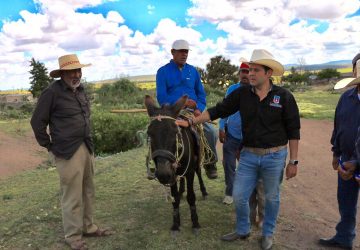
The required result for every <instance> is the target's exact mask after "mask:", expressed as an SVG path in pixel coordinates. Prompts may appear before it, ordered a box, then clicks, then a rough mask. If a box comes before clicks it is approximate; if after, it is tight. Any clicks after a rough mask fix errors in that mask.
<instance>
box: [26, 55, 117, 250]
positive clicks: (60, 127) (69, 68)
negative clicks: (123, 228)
mask: <svg viewBox="0 0 360 250" xmlns="http://www.w3.org/2000/svg"><path fill="white" fill-rule="evenodd" d="M90 65H91V64H81V63H80V62H79V59H78V57H77V56H76V55H65V56H61V57H59V69H56V70H53V71H51V72H50V76H51V77H53V78H59V77H60V79H59V80H55V81H54V82H53V83H52V84H51V85H50V86H49V87H48V88H46V89H45V90H44V91H43V92H42V93H41V96H40V97H39V100H38V102H37V106H36V108H35V111H34V113H33V116H32V118H31V126H32V128H33V131H34V134H35V137H36V140H37V141H38V143H39V144H40V145H41V146H43V147H45V148H47V150H48V151H49V153H50V155H51V156H52V157H53V158H54V160H55V164H56V168H57V171H58V173H59V176H60V188H61V192H62V197H61V208H62V218H63V226H64V233H65V242H66V243H67V244H68V245H69V246H70V247H71V249H87V245H86V243H85V241H84V240H83V238H82V236H88V237H100V236H107V235H110V234H111V233H112V232H111V231H109V230H108V229H100V228H99V227H98V226H97V225H95V224H94V223H93V202H94V198H95V188H94V182H93V176H94V163H95V160H94V147H93V141H92V138H91V134H90V103H89V100H88V98H87V96H86V94H85V91H84V87H83V86H82V84H81V77H82V72H81V68H83V67H87V66H90ZM48 125H49V132H50V133H48V132H47V126H48Z"/></svg>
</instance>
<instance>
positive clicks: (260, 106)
mask: <svg viewBox="0 0 360 250" xmlns="http://www.w3.org/2000/svg"><path fill="white" fill-rule="evenodd" d="M237 111H240V114H241V119H242V124H243V127H242V132H243V144H244V146H246V147H255V148H271V147H277V146H282V145H286V144H287V143H288V140H299V139H300V116H299V109H298V107H297V104H296V101H295V99H294V97H293V95H292V94H291V93H290V92H289V91H288V90H286V89H284V88H281V87H279V86H276V85H272V87H271V90H270V91H269V93H268V94H267V96H266V97H265V98H264V99H263V100H262V101H260V98H259V96H258V95H256V93H255V90H254V87H252V86H243V87H241V88H238V89H236V90H235V91H233V92H232V93H231V94H230V95H229V96H227V97H226V98H225V99H224V100H223V101H222V102H219V103H218V104H216V106H215V107H212V108H209V109H208V112H209V115H210V119H211V120H215V119H217V118H219V117H221V118H224V117H227V116H229V115H231V114H234V113H235V112H237Z"/></svg>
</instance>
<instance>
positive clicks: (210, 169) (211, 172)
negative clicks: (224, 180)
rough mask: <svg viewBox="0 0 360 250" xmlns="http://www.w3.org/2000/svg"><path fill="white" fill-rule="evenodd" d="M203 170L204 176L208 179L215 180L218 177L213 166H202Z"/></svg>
mask: <svg viewBox="0 0 360 250" xmlns="http://www.w3.org/2000/svg"><path fill="white" fill-rule="evenodd" d="M204 168H205V173H206V176H207V177H208V178H209V179H216V178H217V177H218V175H217V169H216V165H215V164H210V165H206V166H204Z"/></svg>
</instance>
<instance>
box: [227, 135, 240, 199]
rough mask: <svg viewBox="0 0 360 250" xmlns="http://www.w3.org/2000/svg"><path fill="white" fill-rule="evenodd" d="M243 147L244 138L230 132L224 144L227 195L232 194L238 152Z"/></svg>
mask: <svg viewBox="0 0 360 250" xmlns="http://www.w3.org/2000/svg"><path fill="white" fill-rule="evenodd" d="M241 147H242V140H239V139H237V138H235V137H233V136H231V135H230V134H229V133H227V134H226V140H225V142H224V144H223V167H224V174H225V195H228V196H232V191H233V183H234V177H235V169H236V152H237V151H238V150H240V149H241Z"/></svg>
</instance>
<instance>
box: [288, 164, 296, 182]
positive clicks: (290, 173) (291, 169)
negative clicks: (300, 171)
mask: <svg viewBox="0 0 360 250" xmlns="http://www.w3.org/2000/svg"><path fill="white" fill-rule="evenodd" d="M297 168H298V167H297V166H296V165H294V164H291V163H288V164H287V166H286V180H289V179H290V178H293V177H295V176H296V174H297Z"/></svg>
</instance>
